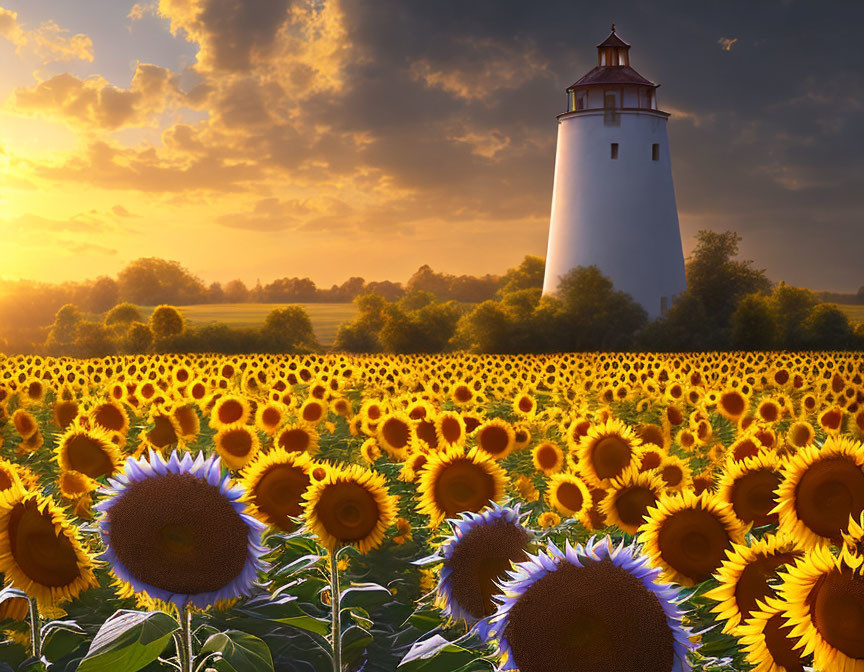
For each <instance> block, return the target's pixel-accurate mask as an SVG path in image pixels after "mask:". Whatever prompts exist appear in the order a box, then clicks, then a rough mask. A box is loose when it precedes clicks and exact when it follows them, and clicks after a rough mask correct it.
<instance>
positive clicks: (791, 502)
mask: <svg viewBox="0 0 864 672" xmlns="http://www.w3.org/2000/svg"><path fill="white" fill-rule="evenodd" d="M777 500H778V502H779V503H778V504H777V506H776V507H775V511H777V512H778V513H779V514H780V529H782V530H784V531H785V532H786V533H787V534H788V535H789V536H790V537H794V538H796V539H799V540H800V542H801V544H802V545H803V546H804V547H805V548H809V547H811V546H816V545H818V544H829V543H832V542H834V543H839V542H840V540H841V535H842V534H843V532H845V531H846V526H847V525H848V523H849V518H850V516H851V517H855V518H857V517H858V516H860V515H861V512H862V511H864V447H862V445H861V443H860V442H858V441H852V440H850V439H847V438H843V437H829V438H828V440H827V441H825V443H824V444H823V446H822V448H821V449H820V448H818V447H816V446H813V445H810V446H807V447H806V448H802V449H801V450H799V451H798V452H797V453H796V454H795V455H793V456H791V457H790V458H789V459H788V460H787V461H786V463H785V465H784V467H783V482H782V483H781V484H780V487H779V488H778V490H777Z"/></svg>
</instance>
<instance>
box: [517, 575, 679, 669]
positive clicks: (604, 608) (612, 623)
mask: <svg viewBox="0 0 864 672" xmlns="http://www.w3.org/2000/svg"><path fill="white" fill-rule="evenodd" d="M504 637H505V638H506V640H507V643H508V644H509V645H510V648H511V650H512V651H513V661H514V663H515V665H516V666H518V668H519V670H520V671H521V672H644V671H645V670H651V671H652V672H666V671H668V670H671V669H672V664H673V660H674V648H673V647H674V639H673V634H672V631H671V629H670V628H669V625H668V622H667V620H666V614H665V613H664V611H663V608H662V606H661V605H660V602H659V600H658V599H657V597H656V596H655V595H654V594H653V593H652V592H651V591H649V590H648V589H647V588H645V586H644V585H643V584H642V583H641V581H639V579H637V578H636V577H634V576H633V575H632V574H630V572H628V571H627V570H625V569H622V568H620V567H617V566H615V565H614V564H612V562H610V561H609V560H603V561H602V562H594V563H588V564H586V566H585V567H581V568H579V567H574V566H573V565H571V564H570V563H567V562H564V563H562V564H561V565H560V566H559V567H558V569H556V570H555V571H553V572H551V573H549V574H546V575H545V576H543V577H541V578H540V579H538V580H537V581H535V582H534V583H533V584H532V585H531V586H530V587H529V588H528V589H527V590H526V591H525V593H524V595H523V596H522V597H520V598H519V600H518V601H517V602H516V603H515V604H514V605H513V607H512V608H511V610H510V618H509V622H508V624H507V627H506V629H505V631H504Z"/></svg>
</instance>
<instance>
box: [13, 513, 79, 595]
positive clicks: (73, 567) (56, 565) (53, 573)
mask: <svg viewBox="0 0 864 672" xmlns="http://www.w3.org/2000/svg"><path fill="white" fill-rule="evenodd" d="M9 552H10V553H11V554H12V557H13V558H14V559H15V562H16V563H17V565H18V567H19V568H20V569H21V571H22V572H24V574H26V575H27V576H28V577H29V578H30V579H32V580H33V581H35V582H36V583H39V584H42V585H43V586H49V587H52V588H59V587H61V586H68V585H69V584H71V583H72V582H73V581H75V579H77V578H78V577H79V576H80V575H81V572H80V570H79V569H78V561H77V558H76V556H75V549H74V547H73V546H72V542H70V541H69V539H68V538H67V537H66V535H65V534H63V533H60V534H59V535H58V534H57V531H56V530H55V529H54V523H53V522H51V518H50V517H49V516H48V515H47V514H45V513H42V512H40V511H39V508H38V505H37V503H36V501H35V500H28V501H27V502H24V503H23V504H16V505H15V508H13V509H12V512H11V513H10V514H9Z"/></svg>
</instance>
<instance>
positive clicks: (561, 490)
mask: <svg viewBox="0 0 864 672" xmlns="http://www.w3.org/2000/svg"><path fill="white" fill-rule="evenodd" d="M555 496H556V497H557V498H558V501H559V502H561V504H563V505H564V507H565V508H567V509H569V510H570V511H581V510H582V504H584V502H585V497H583V495H582V490H580V489H579V486H578V485H576V484H575V483H570V482H568V481H564V482H562V483H561V484H560V485H559V486H558V489H557V490H556V491H555Z"/></svg>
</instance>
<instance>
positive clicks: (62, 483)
mask: <svg viewBox="0 0 864 672" xmlns="http://www.w3.org/2000/svg"><path fill="white" fill-rule="evenodd" d="M99 487H100V483H99V481H97V480H95V479H93V478H90V477H89V476H88V475H87V474H82V473H81V472H80V471H71V470H69V471H65V470H64V471H61V472H60V476H59V477H58V479H57V489H58V490H59V491H60V494H61V495H63V497H65V498H66V499H70V500H75V499H78V498H79V497H83V496H84V495H86V494H88V493H91V492H93V491H94V490H97V489H99Z"/></svg>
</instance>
